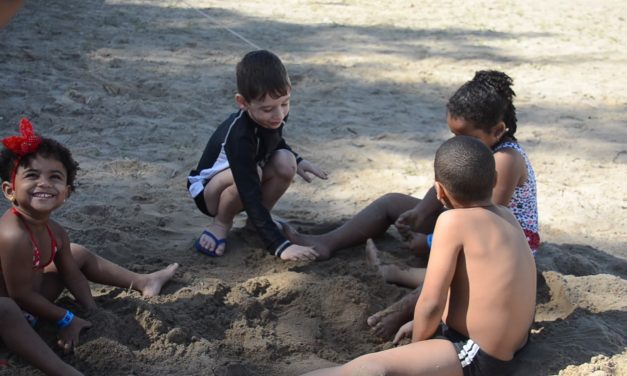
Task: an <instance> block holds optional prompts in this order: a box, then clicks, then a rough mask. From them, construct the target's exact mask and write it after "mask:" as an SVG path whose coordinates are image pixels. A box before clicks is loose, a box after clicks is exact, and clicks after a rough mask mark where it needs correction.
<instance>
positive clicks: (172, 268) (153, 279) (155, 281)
mask: <svg viewBox="0 0 627 376" xmlns="http://www.w3.org/2000/svg"><path fill="white" fill-rule="evenodd" d="M178 267H179V264H178V263H174V264H170V265H168V267H167V268H165V269H161V270H159V271H156V272H154V273H150V274H144V275H143V278H144V286H143V287H141V288H140V289H139V291H140V292H141V293H142V296H144V297H148V298H149V297H151V296H157V295H159V293H160V292H161V288H162V287H163V285H164V284H165V283H166V282H168V281H169V280H170V279H171V278H172V277H173V276H174V273H175V272H176V269H178Z"/></svg>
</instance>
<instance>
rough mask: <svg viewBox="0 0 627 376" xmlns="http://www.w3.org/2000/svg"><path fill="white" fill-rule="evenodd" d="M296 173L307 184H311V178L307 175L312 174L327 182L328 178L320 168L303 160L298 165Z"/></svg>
mask: <svg viewBox="0 0 627 376" xmlns="http://www.w3.org/2000/svg"><path fill="white" fill-rule="evenodd" d="M296 173H297V174H298V175H300V177H301V178H303V179H304V180H305V181H306V182H307V183H311V177H310V176H309V175H307V173H312V174H314V175H316V176H317V177H319V178H320V179H325V180H326V179H327V178H328V175H327V173H326V172H324V171H323V170H322V169H321V168H320V167H318V166H316V165H315V164H313V163H311V162H309V161H308V160H306V159H303V160H302V161H300V163H298V166H297V167H296Z"/></svg>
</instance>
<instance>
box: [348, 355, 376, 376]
mask: <svg viewBox="0 0 627 376" xmlns="http://www.w3.org/2000/svg"><path fill="white" fill-rule="evenodd" d="M345 367H346V371H347V372H346V375H350V376H385V374H386V371H385V366H384V365H383V364H381V363H380V362H379V361H377V358H376V355H374V354H366V355H362V356H360V357H359V358H356V359H355V360H353V361H352V362H349V363H347V364H346V365H345Z"/></svg>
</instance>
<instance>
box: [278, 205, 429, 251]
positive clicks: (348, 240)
mask: <svg viewBox="0 0 627 376" xmlns="http://www.w3.org/2000/svg"><path fill="white" fill-rule="evenodd" d="M419 202H420V200H419V199H417V198H415V197H412V196H408V195H405V194H401V193H388V194H385V195H383V196H381V197H379V198H378V199H376V200H375V201H373V202H372V203H371V204H370V205H368V206H366V207H365V208H364V209H362V210H361V211H360V212H359V213H357V214H356V215H355V216H354V217H352V218H351V219H349V220H348V221H346V222H344V224H342V225H341V226H340V227H338V228H336V229H335V230H332V231H330V232H327V233H325V234H320V235H308V234H300V233H298V232H296V231H295V230H294V229H292V228H289V226H284V230H285V232H286V235H287V237H288V239H290V240H291V241H292V242H293V243H296V244H299V245H306V246H311V247H313V248H315V249H316V251H318V253H319V254H320V259H327V258H329V257H331V255H332V254H333V252H335V251H337V250H339V249H344V248H348V247H352V246H355V245H358V244H362V243H363V242H365V241H366V239H368V238H374V237H377V236H381V235H383V234H384V233H385V231H387V229H388V228H389V227H390V225H392V224H394V222H395V221H396V219H397V218H398V216H399V215H401V214H402V213H404V212H406V211H407V210H409V209H411V208H413V207H414V206H416V205H417V204H418V203H419Z"/></svg>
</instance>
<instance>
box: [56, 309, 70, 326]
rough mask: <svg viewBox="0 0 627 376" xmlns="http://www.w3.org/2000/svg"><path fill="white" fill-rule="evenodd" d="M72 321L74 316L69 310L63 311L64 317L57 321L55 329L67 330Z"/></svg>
mask: <svg viewBox="0 0 627 376" xmlns="http://www.w3.org/2000/svg"><path fill="white" fill-rule="evenodd" d="M72 320H74V314H73V313H72V312H70V311H69V310H67V311H65V316H63V318H62V319H61V320H59V321H57V327H59V329H63V328H67V327H68V326H69V325H70V324H71V323H72Z"/></svg>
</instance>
